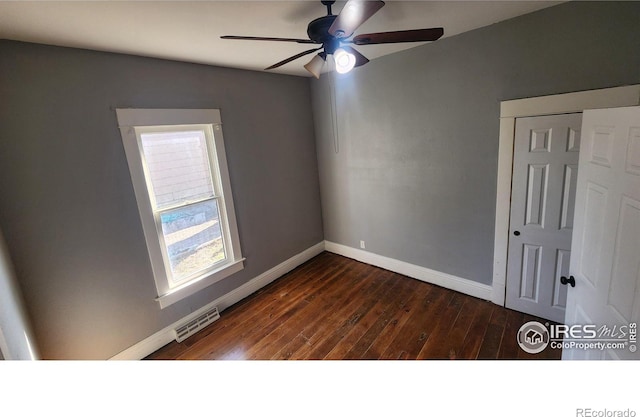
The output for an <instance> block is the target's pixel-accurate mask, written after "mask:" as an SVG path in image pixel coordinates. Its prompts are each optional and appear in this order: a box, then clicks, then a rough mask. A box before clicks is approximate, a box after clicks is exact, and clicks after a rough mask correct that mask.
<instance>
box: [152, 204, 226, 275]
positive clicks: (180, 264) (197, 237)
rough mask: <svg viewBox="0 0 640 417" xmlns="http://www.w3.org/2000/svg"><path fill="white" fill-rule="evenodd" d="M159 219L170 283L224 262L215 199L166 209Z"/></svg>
mask: <svg viewBox="0 0 640 417" xmlns="http://www.w3.org/2000/svg"><path fill="white" fill-rule="evenodd" d="M160 220H161V222H162V234H163V235H164V241H165V244H166V247H167V254H168V256H169V263H170V265H171V272H172V274H173V281H174V282H178V281H180V280H182V279H184V278H187V277H189V276H190V275H193V274H194V273H196V272H199V271H202V270H204V269H207V268H209V267H211V266H212V265H214V264H216V263H218V262H221V261H223V260H225V259H226V255H225V251H224V246H223V242H222V235H221V232H220V213H219V211H218V201H217V200H207V201H203V202H200V203H196V204H191V205H188V206H184V207H180V208H177V209H175V210H169V211H167V212H165V213H162V215H161V216H160Z"/></svg>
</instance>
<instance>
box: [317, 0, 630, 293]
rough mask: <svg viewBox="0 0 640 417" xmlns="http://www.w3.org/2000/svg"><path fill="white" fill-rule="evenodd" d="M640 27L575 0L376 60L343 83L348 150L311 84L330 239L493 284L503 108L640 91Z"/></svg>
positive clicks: (625, 5) (322, 84) (322, 85)
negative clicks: (544, 98)
mask: <svg viewBox="0 0 640 417" xmlns="http://www.w3.org/2000/svg"><path fill="white" fill-rule="evenodd" d="M639 23H640V2H621V3H612V2H606V3H598V2H578V3H574V2H571V3H566V4H562V5H559V6H556V7H552V8H549V9H545V10H542V11H540V12H536V13H533V14H530V15H525V16H522V17H518V18H515V19H512V20H509V21H505V22H502V23H498V24H495V25H493V26H489V27H486V28H482V29H478V30H475V31H472V32H468V33H464V34H461V35H458V36H454V37H451V38H445V39H442V40H440V41H438V42H435V43H432V44H428V45H425V46H420V47H417V48H413V49H410V50H407V51H403V52H400V53H397V54H394V55H390V56H386V57H382V58H379V59H376V60H375V61H373V62H371V63H369V64H368V65H366V66H364V67H362V68H358V69H356V70H354V71H353V72H351V73H350V74H347V75H346V76H341V77H338V80H337V89H338V92H337V94H336V96H337V97H336V103H337V113H338V133H339V136H338V137H339V141H340V148H339V153H335V151H334V146H333V132H332V129H331V127H332V124H331V123H332V122H331V110H330V109H331V107H330V97H329V91H330V90H329V82H328V79H327V76H326V75H325V76H323V77H322V78H321V80H319V81H313V82H312V96H313V106H314V118H315V121H316V141H317V149H318V159H319V169H320V184H321V196H322V212H323V219H324V233H325V239H327V240H329V241H333V242H337V243H340V244H343V245H347V246H351V247H355V248H358V247H359V241H360V240H365V241H366V246H367V250H368V251H370V252H374V253H377V254H381V255H384V256H387V257H391V258H395V259H399V260H403V261H406V262H410V263H412V264H416V265H421V266H424V267H427V268H431V269H435V270H438V271H442V272H445V273H449V274H453V275H456V276H459V277H463V278H468V279H471V280H474V281H477V282H481V283H485V284H489V283H491V279H492V257H493V238H494V222H495V219H494V217H495V192H496V178H497V176H496V175H497V157H498V133H499V131H498V130H499V129H498V128H499V120H498V118H499V104H500V101H501V100H509V99H516V98H524V97H532V96H540V95H549V94H556V93H565V92H572V91H579V90H588V89H596V88H604V87H612V86H620V85H625V84H634V83H640V24H639ZM445 33H446V28H445ZM367 48H368V47H366V46H362V47H359V48H358V49H359V51H360V52H362V53H363V54H365V55H366V52H367ZM369 48H375V46H370V47H369Z"/></svg>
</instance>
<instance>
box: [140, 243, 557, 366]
mask: <svg viewBox="0 0 640 417" xmlns="http://www.w3.org/2000/svg"><path fill="white" fill-rule="evenodd" d="M530 320H539V321H541V322H543V323H544V320H542V319H538V318H536V317H533V316H529V315H527V314H523V313H519V312H516V311H513V310H508V309H505V308H503V307H500V306H497V305H495V304H493V303H491V302H488V301H484V300H480V299H477V298H474V297H470V296H467V295H464V294H460V293H457V292H455V291H451V290H448V289H445V288H442V287H438V286H436V285H431V284H428V283H425V282H422V281H419V280H415V279H412V278H408V277H405V276H403V275H399V274H396V273H393V272H390V271H386V270H384V269H380V268H377V267H374V266H370V265H367V264H364V263H360V262H357V261H354V260H351V259H348V258H344V257H342V256H339V255H334V254H331V253H328V252H324V253H322V254H320V255H318V256H317V257H315V258H313V259H311V260H310V261H308V262H306V263H305V264H303V265H301V266H300V267H298V268H296V269H295V270H293V271H291V272H290V273H288V274H286V275H285V276H283V277H282V278H280V279H278V280H276V281H275V282H273V283H271V284H270V285H268V286H266V287H264V288H262V289H261V290H260V291H258V292H256V293H255V294H252V295H251V296H249V297H247V298H246V299H244V300H242V301H241V302H239V303H238V304H236V305H234V306H232V307H230V308H228V309H227V310H225V311H223V312H222V313H221V317H220V319H219V320H218V321H216V322H215V323H213V324H211V325H209V326H208V327H207V328H206V329H204V330H202V331H200V332H199V333H196V334H195V335H193V336H191V337H190V338H188V339H186V340H185V341H183V342H182V343H177V342H172V343H170V344H168V345H166V346H165V347H163V348H161V349H160V350H158V351H157V352H155V353H153V354H151V355H149V356H148V357H147V358H146V359H157V360H168V359H187V360H188V359H191V360H195V359H218V360H229V359H260V360H264V359H276V360H281V359H313V360H316V359H334V360H335V359H391V360H395V359H559V358H560V355H561V351H560V350H553V349H549V348H547V349H546V350H545V351H543V352H542V353H539V354H537V355H531V354H528V353H526V352H524V351H523V350H522V349H520V347H519V346H518V345H517V342H516V333H517V331H518V329H519V328H520V326H521V325H522V324H524V323H526V322H528V321H530Z"/></svg>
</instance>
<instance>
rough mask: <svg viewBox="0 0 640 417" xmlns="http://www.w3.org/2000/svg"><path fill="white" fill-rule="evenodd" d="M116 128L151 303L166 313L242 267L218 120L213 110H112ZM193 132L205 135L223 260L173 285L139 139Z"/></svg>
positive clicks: (220, 121)
mask: <svg viewBox="0 0 640 417" xmlns="http://www.w3.org/2000/svg"><path fill="white" fill-rule="evenodd" d="M116 116H117V119H118V126H119V128H120V134H121V135H122V142H123V145H124V149H125V154H126V156H127V163H128V165H129V171H130V173H131V180H132V183H133V188H134V192H135V195H136V201H137V203H138V211H139V213H140V220H141V222H142V229H143V231H144V236H145V240H146V243H147V250H148V252H149V259H150V261H151V268H152V270H153V277H154V280H155V284H156V289H157V291H158V297H157V298H156V300H157V301H158V302H159V304H160V308H165V307H167V306H169V305H171V304H173V303H175V302H177V301H180V300H182V299H184V298H185V297H188V296H190V295H192V294H194V293H196V292H198V291H200V290H202V289H203V288H205V287H207V286H209V285H211V284H213V283H216V282H218V281H220V280H222V279H224V278H226V277H228V276H230V275H232V274H235V273H236V272H238V271H240V270H242V269H243V268H244V258H243V257H242V251H241V249H240V238H239V234H238V226H237V222H236V216H235V209H234V205H233V195H232V192H231V182H230V180H229V170H228V166H227V159H226V153H225V148H224V138H223V136H222V120H221V117H220V110H218V109H116ZM194 127H195V128H198V129H200V130H205V131H206V133H207V135H206V136H207V138H208V139H207V149H208V151H209V157H210V168H211V173H212V177H213V183H214V188H215V189H216V195H217V200H218V209H219V213H220V225H221V231H222V238H223V241H224V247H225V252H226V260H224V261H222V262H220V263H218V264H215V265H214V267H213V268H212V269H206V270H204V271H203V272H202V273H200V274H196V275H195V276H194V277H192V278H190V279H188V280H185V281H184V282H183V283H180V284H179V285H172V283H171V282H170V279H169V273H168V268H169V265H168V263H167V262H166V259H165V256H164V255H163V249H162V248H163V246H164V237H163V235H162V230H161V228H160V227H159V226H158V224H159V223H158V219H157V218H156V217H157V216H156V215H154V211H153V205H152V201H151V199H152V197H151V195H152V193H151V192H150V187H149V183H148V178H147V175H145V172H146V168H145V163H144V155H143V152H142V146H141V142H140V134H141V133H147V132H151V131H154V132H159V131H160V132H163V131H167V132H169V131H175V130H176V128H186V129H189V128H194Z"/></svg>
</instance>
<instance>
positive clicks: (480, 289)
mask: <svg viewBox="0 0 640 417" xmlns="http://www.w3.org/2000/svg"><path fill="white" fill-rule="evenodd" d="M325 250H326V251H328V252H333V253H336V254H338V255H342V256H346V257H347V258H351V259H355V260H357V261H360V262H364V263H367V264H370V265H374V266H377V267H380V268H384V269H387V270H389V271H393V272H397V273H398V274H402V275H406V276H408V277H411V278H415V279H419V280H420V281H424V282H428V283H430V284H435V285H439V286H441V287H444V288H448V289H450V290H454V291H458V292H461V293H463V294H467V295H470V296H472V297H477V298H481V299H483V300H489V301H491V300H492V293H493V288H492V287H491V285H486V284H480V283H478V282H475V281H471V280H469V279H465V278H460V277H456V276H454V275H449V274H445V273H443V272H439V271H434V270H432V269H429V268H425V267H422V266H418V265H414V264H410V263H408V262H403V261H399V260H397V259H393V258H387V257H386V256H382V255H377V254H375V253H371V252H367V251H363V250H360V249H355V248H352V247H349V246H344V245H340V244H338V243H333V242H329V241H325Z"/></svg>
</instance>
